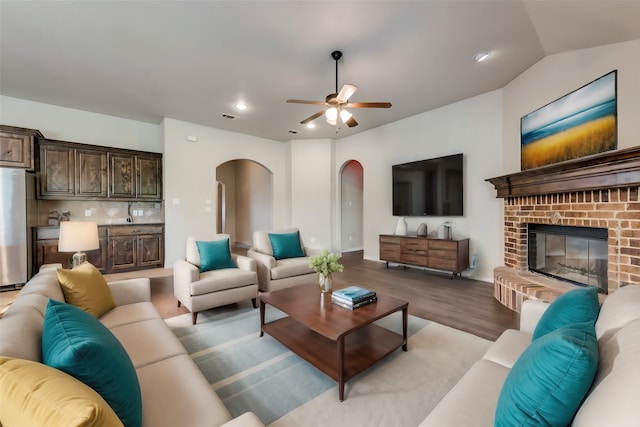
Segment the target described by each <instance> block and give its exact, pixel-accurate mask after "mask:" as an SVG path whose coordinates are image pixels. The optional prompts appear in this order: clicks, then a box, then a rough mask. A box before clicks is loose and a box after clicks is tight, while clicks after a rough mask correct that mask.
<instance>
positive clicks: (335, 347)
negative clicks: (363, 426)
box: [260, 285, 409, 402]
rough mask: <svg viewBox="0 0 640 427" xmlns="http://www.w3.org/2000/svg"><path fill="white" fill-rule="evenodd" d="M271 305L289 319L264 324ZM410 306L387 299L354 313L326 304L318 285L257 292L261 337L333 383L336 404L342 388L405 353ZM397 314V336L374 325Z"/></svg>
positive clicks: (328, 297)
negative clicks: (270, 339)
mask: <svg viewBox="0 0 640 427" xmlns="http://www.w3.org/2000/svg"><path fill="white" fill-rule="evenodd" d="M266 304H270V305H272V306H273V307H275V308H277V309H279V310H281V311H283V312H284V313H286V314H287V315H288V317H285V318H282V319H279V320H275V321H272V322H269V323H265V319H264V317H265V316H264V314H265V306H266ZM408 308H409V303H408V302H406V301H402V300H399V299H396V298H392V297H390V296H386V295H378V301H377V302H375V303H372V304H368V305H366V306H364V307H360V308H357V309H355V310H353V311H352V310H348V309H346V308H342V307H339V306H337V305H335V304H332V303H331V294H330V293H327V294H322V293H320V289H319V288H318V285H300V286H294V287H292V288H288V289H283V290H280V291H275V292H270V293H264V294H260V336H263V335H264V333H265V332H266V333H268V334H269V335H271V336H272V337H273V338H275V339H276V340H278V341H280V342H281V343H282V344H284V345H285V346H286V347H287V348H289V349H290V350H291V351H293V352H294V353H295V354H297V355H298V356H300V357H302V358H303V359H304V360H306V361H307V362H309V363H310V364H311V365H313V366H314V367H316V368H317V369H319V370H320V371H321V372H323V373H324V374H326V375H328V376H329V377H331V378H333V379H334V380H335V381H337V382H338V385H339V394H340V401H341V402H342V401H343V400H344V384H345V382H347V381H349V380H350V379H351V378H353V377H354V376H356V375H357V374H359V373H360V372H362V371H364V370H365V369H367V368H369V367H370V366H371V365H373V364H374V363H376V362H378V361H379V360H381V359H383V358H384V357H386V356H387V355H389V354H390V353H393V352H394V351H395V350H396V349H398V348H400V347H402V349H403V350H404V351H407V322H408V313H407V310H408ZM400 310H402V335H399V334H396V333H395V332H392V331H390V330H388V329H386V328H383V327H381V326H378V325H375V324H374V323H373V322H375V321H376V320H378V319H381V318H383V317H386V316H388V315H390V314H392V313H395V312H396V311H400Z"/></svg>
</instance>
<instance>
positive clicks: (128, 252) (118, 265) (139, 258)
mask: <svg viewBox="0 0 640 427" xmlns="http://www.w3.org/2000/svg"><path fill="white" fill-rule="evenodd" d="M108 234H109V239H108V240H109V250H108V261H107V262H108V269H109V271H110V272H113V273H115V272H118V271H129V270H137V269H142V268H154V267H162V266H163V264H164V227H163V226H162V225H138V226H136V225H127V226H111V227H109V231H108Z"/></svg>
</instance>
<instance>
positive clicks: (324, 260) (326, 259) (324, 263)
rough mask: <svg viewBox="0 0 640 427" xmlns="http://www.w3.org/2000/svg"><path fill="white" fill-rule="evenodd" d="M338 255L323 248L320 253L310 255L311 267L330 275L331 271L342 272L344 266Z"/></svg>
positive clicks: (324, 274)
mask: <svg viewBox="0 0 640 427" xmlns="http://www.w3.org/2000/svg"><path fill="white" fill-rule="evenodd" d="M338 260H339V258H338V255H337V254H334V253H333V252H329V251H328V250H326V249H323V250H322V252H321V253H320V255H313V256H311V257H309V267H311V268H312V269H313V271H315V272H316V273H320V274H322V275H323V276H324V277H328V276H329V275H330V274H331V273H335V272H342V271H343V270H344V266H343V265H342V264H340V262H339V261H338Z"/></svg>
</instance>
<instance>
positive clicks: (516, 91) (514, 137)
mask: <svg viewBox="0 0 640 427" xmlns="http://www.w3.org/2000/svg"><path fill="white" fill-rule="evenodd" d="M616 69H617V70H618V148H628V147H634V146H637V145H639V144H640V120H639V118H640V40H634V41H630V42H625V43H617V44H612V45H608V46H601V47H596V48H591V49H583V50H576V51H572V52H567V53H561V54H557V55H551V56H547V57H545V58H543V59H541V60H540V61H539V62H538V63H537V64H535V65H534V66H532V67H531V68H529V69H528V70H527V71H525V72H524V73H522V74H521V75H519V76H518V77H517V78H515V79H514V80H513V81H511V83H509V84H508V85H506V86H505V87H504V89H503V105H504V119H503V120H504V130H503V141H504V146H503V148H502V150H503V152H504V174H508V173H513V172H519V171H520V118H521V117H522V116H525V115H527V114H529V113H530V112H532V111H535V110H537V109H538V108H540V107H542V106H544V105H546V104H548V103H549V102H552V101H555V100H556V99H558V98H561V97H562V96H564V95H566V94H567V93H569V92H573V91H574V90H576V89H578V88H580V87H582V86H584V85H585V84H587V83H589V82H591V81H593V80H595V79H597V78H599V77H602V76H603V75H605V74H607V73H609V72H610V71H613V70H616Z"/></svg>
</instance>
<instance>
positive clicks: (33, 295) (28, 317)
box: [0, 265, 263, 427]
mask: <svg viewBox="0 0 640 427" xmlns="http://www.w3.org/2000/svg"><path fill="white" fill-rule="evenodd" d="M57 267H59V266H58V265H49V266H43V267H42V268H41V270H40V272H39V273H38V274H37V275H35V276H34V277H33V278H32V279H31V280H30V281H29V282H27V284H26V285H25V286H24V288H23V289H22V290H21V292H20V294H19V295H18V298H17V299H16V300H15V301H14V302H13V303H12V305H11V306H10V307H9V309H8V310H7V311H6V312H5V314H4V316H3V317H2V319H0V356H7V357H14V358H20V359H27V360H32V361H36V362H42V354H41V353H42V350H41V337H42V329H43V321H44V315H45V309H46V307H47V303H48V301H49V299H53V300H57V301H64V294H63V292H62V290H61V288H60V286H59V283H58V277H57V274H56V268H57ZM109 288H110V290H111V293H112V295H113V298H114V300H115V303H116V307H115V308H113V309H111V310H110V311H108V312H107V313H105V314H104V315H103V316H101V317H100V318H99V320H100V322H102V324H103V325H105V326H106V327H107V328H108V329H109V330H110V331H111V332H112V333H113V335H114V336H115V337H116V338H117V339H118V341H120V343H121V344H122V346H123V347H124V349H125V350H126V352H127V354H128V355H129V357H130V358H131V361H132V363H133V365H134V367H135V370H136V374H137V376H138V381H139V383H140V389H141V394H142V425H143V426H149V427H161V426H172V427H174V426H211V427H213V426H221V425H224V426H228V427H231V426H233V427H240V426H247V427H250V426H263V424H262V423H261V422H260V420H259V419H258V418H257V417H256V416H255V415H254V414H252V413H250V412H248V413H245V414H243V415H241V416H240V417H238V418H235V419H232V417H231V415H230V414H229V412H228V410H227V409H226V408H225V406H224V404H223V403H222V401H221V400H220V399H219V398H218V396H217V395H216V393H215V392H214V391H213V389H212V388H211V386H210V385H209V383H208V382H207V380H206V379H205V377H204V376H203V375H202V373H201V372H200V371H199V370H198V368H197V366H196V365H195V363H194V362H193V361H192V360H191V358H190V357H189V355H188V354H187V352H186V351H185V349H184V347H183V346H182V344H181V343H180V341H179V340H178V339H177V338H176V336H175V335H174V334H173V332H172V331H171V330H170V329H169V328H168V327H167V325H166V323H165V322H164V320H163V319H162V318H161V317H160V315H159V314H158V312H157V311H156V310H155V309H154V307H153V305H152V304H151V302H150V283H149V279H129V280H120V281H114V282H111V283H109Z"/></svg>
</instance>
